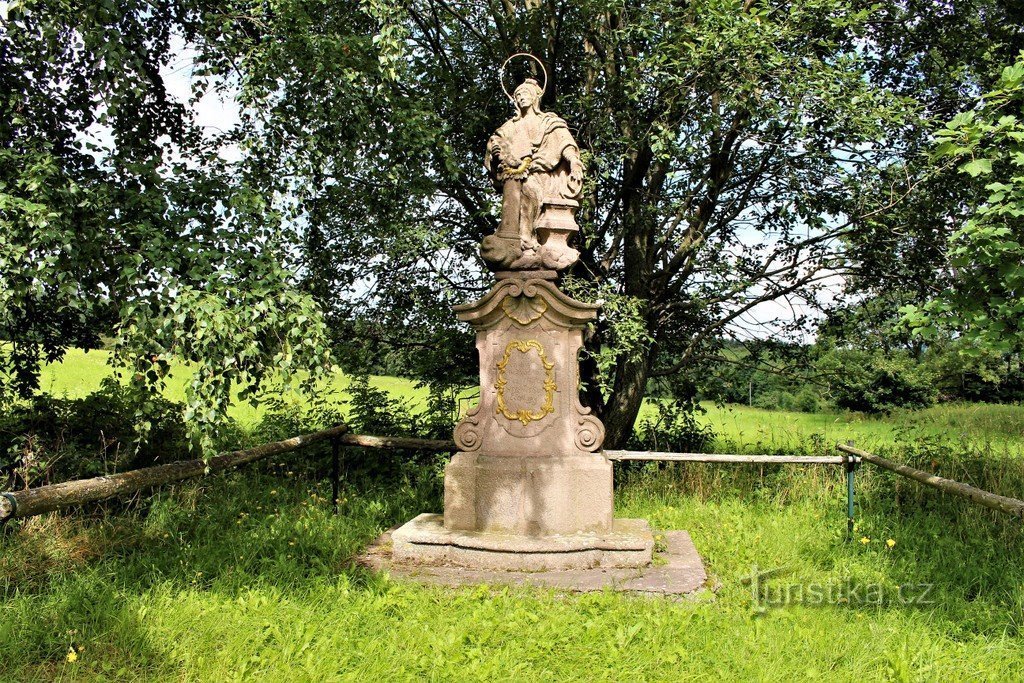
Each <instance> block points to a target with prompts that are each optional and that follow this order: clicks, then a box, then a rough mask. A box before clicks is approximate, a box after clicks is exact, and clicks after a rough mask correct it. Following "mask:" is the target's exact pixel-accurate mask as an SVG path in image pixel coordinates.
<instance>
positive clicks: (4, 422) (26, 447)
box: [0, 379, 188, 488]
mask: <svg viewBox="0 0 1024 683" xmlns="http://www.w3.org/2000/svg"><path fill="white" fill-rule="evenodd" d="M142 423H148V430H147V431H145V432H144V431H143V430H142V429H140V425H141V424H142ZM186 457H188V441H187V438H186V433H185V425H184V422H183V420H182V405H181V404H179V403H174V402H172V401H168V400H167V399H165V398H162V397H159V396H155V397H154V396H149V395H145V394H141V393H139V392H138V391H136V390H133V389H132V388H130V387H126V386H123V385H121V384H119V383H118V382H117V381H115V380H113V379H107V380H105V381H104V382H103V384H102V385H101V388H100V390H99V391H96V392H94V393H92V394H90V395H89V396H86V397H85V398H80V399H68V398H58V397H54V396H51V395H49V394H39V395H37V396H34V397H33V398H31V399H30V400H29V401H27V402H25V403H20V404H16V405H14V406H13V407H12V408H11V409H10V410H9V411H8V412H7V413H5V414H2V415H0V466H2V468H3V472H4V473H5V474H6V475H7V476H6V478H7V481H6V482H2V483H4V484H6V486H5V488H17V487H28V486H32V485H37V484H44V483H48V482H51V481H65V480H68V479H78V478H83V477H93V476H99V475H104V474H112V473H114V472H120V471H125V470H130V469H135V468H138V467H145V466H148V465H152V464H154V463H157V462H171V461H173V460H180V459H182V458H186Z"/></svg>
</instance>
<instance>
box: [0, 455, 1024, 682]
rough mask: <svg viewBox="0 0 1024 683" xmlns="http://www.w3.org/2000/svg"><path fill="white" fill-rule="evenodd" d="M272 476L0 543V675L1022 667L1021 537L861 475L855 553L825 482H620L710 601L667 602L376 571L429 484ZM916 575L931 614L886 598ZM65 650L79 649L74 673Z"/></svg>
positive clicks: (486, 676)
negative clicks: (667, 535)
mask: <svg viewBox="0 0 1024 683" xmlns="http://www.w3.org/2000/svg"><path fill="white" fill-rule="evenodd" d="M300 457H302V456H300ZM291 467H292V465H290V464H288V463H287V462H285V463H284V467H277V468H273V469H272V470H269V471H268V470H267V469H264V471H249V472H245V473H235V474H231V475H229V476H226V477H214V478H211V479H210V480H208V481H206V482H203V483H201V484H199V485H189V486H183V487H178V488H177V489H174V490H165V491H162V492H160V493H159V494H157V495H156V496H155V497H154V498H153V499H152V500H151V501H150V502H149V504H148V507H147V508H146V509H144V510H136V511H134V512H130V513H127V514H118V515H110V516H106V517H98V516H97V517H92V518H89V519H83V518H80V517H79V518H72V517H62V516H56V515H50V516H47V517H43V518H37V519H35V520H32V521H28V522H25V523H22V524H21V525H20V526H19V527H16V528H14V529H12V530H9V531H8V532H7V533H6V534H5V536H4V538H3V539H2V540H0V549H2V559H0V582H3V583H0V586H2V588H3V592H4V601H3V603H0V604H2V608H0V680H18V681H31V680H54V679H57V680H61V679H64V680H139V679H147V680H149V679H160V680H181V681H208V680H218V681H219V680H252V679H256V680H308V681H330V680H358V681H364V680H414V679H416V680H419V679H430V680H452V679H458V680H498V679H500V680H524V681H526V680H531V681H532V680H678V679H680V678H681V677H684V676H685V677H686V678H688V679H697V680H715V681H717V680H778V681H789V680H795V679H799V680H803V679H807V678H823V679H828V680H851V681H852V680H922V679H923V680H949V679H952V680H960V679H965V678H971V679H980V680H993V681H1004V680H1013V679H1015V678H1017V677H1018V676H1019V672H1020V671H1021V670H1024V638H1022V628H1024V611H1022V610H1024V567H1022V565H1021V563H1020V562H1019V561H1017V560H1019V558H1020V553H1021V551H1022V550H1024V539H1022V538H1021V532H1020V529H1019V527H1014V526H1013V525H1012V524H1007V523H1006V522H1005V520H1000V519H998V518H996V517H995V516H993V515H990V514H987V513H986V512H984V511H979V510H978V509H977V508H971V507H969V506H967V505H960V504H959V503H948V502H947V503H943V504H941V505H940V504H937V503H939V502H940V501H939V500H938V498H937V497H935V496H926V498H925V500H924V501H923V503H924V504H922V501H919V500H916V499H915V500H913V501H912V503H910V504H902V505H898V504H895V503H894V502H893V501H892V500H891V498H890V497H889V496H888V495H887V492H888V480H887V479H886V478H884V477H881V476H880V475H879V476H873V477H871V479H870V481H868V482H866V483H865V490H866V492H867V494H866V495H865V497H864V509H863V511H862V514H861V516H860V521H859V529H858V537H860V536H866V537H869V538H870V542H869V543H867V544H863V543H860V542H854V543H852V544H851V543H846V542H844V540H843V531H844V526H845V524H844V521H845V520H844V515H843V512H842V492H841V486H838V485H837V481H836V476H835V473H834V472H833V471H832V470H823V469H819V470H810V471H809V470H797V469H783V470H780V471H779V472H777V473H776V474H774V475H768V478H767V479H766V480H765V481H763V482H762V484H761V485H756V484H754V482H753V480H749V481H747V482H746V483H745V484H743V483H740V482H737V481H730V480H729V479H728V478H726V479H723V480H721V481H714V480H713V479H709V480H708V481H706V482H705V483H706V484H707V485H708V487H709V491H708V492H707V493H706V494H703V495H702V494H700V493H697V492H693V491H690V492H688V493H684V492H683V491H684V490H685V489H686V487H687V483H686V479H685V477H680V476H678V475H679V474H680V472H681V471H682V470H673V471H669V472H661V473H659V474H652V473H651V472H642V473H635V474H633V475H632V477H631V478H632V481H630V483H629V484H628V485H626V486H625V487H624V488H623V489H622V490H621V491H620V493H619V498H618V505H619V510H618V512H619V514H621V515H629V516H642V517H646V518H648V519H650V520H651V521H652V522H653V523H654V524H655V525H656V526H657V527H659V528H662V529H673V528H684V529H688V530H690V531H691V533H692V534H693V537H694V540H695V542H696V544H697V547H698V548H699V549H700V551H701V552H702V554H703V556H704V558H705V561H706V563H707V566H708V568H709V570H710V572H711V574H712V577H713V580H714V581H715V582H717V583H718V584H719V585H720V587H719V589H718V591H717V593H711V592H710V591H708V592H705V593H704V594H703V595H701V596H700V597H699V598H698V599H697V600H695V601H688V602H675V601H671V600H665V599H651V598H637V597H626V596H621V595H616V594H614V593H610V592H606V593H599V594H593V595H585V596H566V595H561V594H558V593H555V592H552V591H548V590H540V589H523V588H519V589H512V588H499V587H486V586H485V587H478V588H467V589H461V590H455V589H445V588H436V587H424V586H419V585H415V584H411V583H407V582H404V581H400V580H394V579H391V578H389V577H388V576H386V575H376V574H373V573H372V572H368V571H366V570H363V569H360V568H358V567H354V566H353V565H352V564H351V563H350V559H349V558H350V557H351V555H352V554H353V553H356V552H357V551H358V550H359V549H361V548H362V547H364V545H365V544H366V543H367V542H369V541H370V540H371V539H372V538H373V537H374V536H375V535H376V534H377V533H379V532H380V531H381V530H383V529H385V528H387V527H388V526H390V525H392V524H395V523H398V522H402V521H404V520H406V519H408V518H410V517H411V516H412V515H414V514H416V513H418V512H420V511H422V510H424V509H438V507H439V505H440V500H439V498H438V495H437V486H436V484H437V482H436V481H433V480H431V481H426V482H421V484H420V485H415V484H413V485H405V486H401V487H397V486H391V487H387V488H385V489H380V490H363V491H361V492H356V491H353V490H350V491H348V492H347V494H346V496H347V498H346V502H345V505H344V511H343V514H342V515H341V516H339V517H333V516H332V515H331V514H330V513H329V510H328V507H327V505H326V503H325V501H324V497H325V496H326V495H327V491H326V488H325V486H324V485H323V484H322V483H316V482H315V480H313V479H300V478H299V477H298V475H292V476H289V475H288V474H287V472H289V471H292V470H291V469H290V468H291ZM709 471H710V470H709ZM715 471H716V472H721V471H722V470H721V469H718V470H715ZM716 476H717V475H716ZM888 538H892V539H894V540H895V545H894V546H893V547H892V548H890V547H888V545H887V544H886V543H885V540H886V539H888ZM755 565H756V566H757V567H761V568H762V569H764V568H778V567H785V568H787V570H788V574H786V575H785V576H782V577H779V578H777V579H773V580H772V581H771V582H769V586H776V587H780V586H785V585H799V586H811V585H821V586H825V587H828V586H832V587H843V586H846V587H851V586H852V587H858V586H859V587H866V586H876V585H877V586H880V587H881V589H880V590H884V593H885V599H884V600H882V601H881V602H880V603H879V604H872V603H871V602H866V601H865V600H864V599H858V598H856V597H855V598H854V599H853V600H851V601H848V602H842V601H841V600H837V601H833V602H830V603H828V604H823V605H820V606H808V605H801V604H789V605H777V606H765V605H762V604H759V603H758V602H755V600H754V599H753V596H752V594H751V589H750V587H749V586H746V585H744V584H743V579H744V578H745V577H747V576H749V575H750V572H751V570H752V568H753V567H754V566H755ZM924 583H928V584H933V586H932V588H931V589H930V590H929V595H928V598H929V599H930V600H931V602H930V603H929V604H926V605H914V604H903V603H901V602H899V601H898V600H897V599H896V595H897V594H896V591H897V589H898V587H899V586H900V585H906V584H913V585H914V586H915V588H914V589H913V591H912V594H913V595H915V596H916V595H919V594H920V592H921V590H920V589H919V588H916V586H917V585H918V584H924ZM858 590H859V589H858ZM768 595H769V596H771V595H772V593H771V592H770V589H769V592H768ZM779 602H781V600H779ZM70 646H74V647H76V648H77V647H82V648H83V649H82V650H81V651H80V652H77V655H78V658H77V661H75V662H68V661H67V652H68V648H69V647H70Z"/></svg>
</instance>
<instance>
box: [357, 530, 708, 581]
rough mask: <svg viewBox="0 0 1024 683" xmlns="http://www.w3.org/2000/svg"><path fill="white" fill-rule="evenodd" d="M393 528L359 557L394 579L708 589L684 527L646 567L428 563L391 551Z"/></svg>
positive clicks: (667, 537) (668, 534)
mask: <svg viewBox="0 0 1024 683" xmlns="http://www.w3.org/2000/svg"><path fill="white" fill-rule="evenodd" d="M395 531H396V530H394V529H393V530H391V531H388V532H386V533H385V534H383V535H382V536H380V538H378V539H377V540H376V541H374V542H373V543H372V544H371V545H370V547H369V548H367V549H366V552H365V553H363V554H362V555H360V556H358V557H357V558H356V562H357V563H358V564H360V565H362V566H364V567H367V568H369V569H372V570H375V571H386V572H388V573H389V574H391V576H393V577H395V578H401V579H407V580H410V581H415V582H417V583H424V584H429V585H438V586H450V587H459V586H472V585H480V584H486V585H514V586H538V587H545V588H554V589H556V590H562V591H569V592H575V593H583V592H590V591H601V590H607V589H611V590H615V591H621V592H628V593H634V594H639V595H649V596H657V595H663V596H686V595H692V594H694V593H696V592H698V591H700V590H701V589H704V588H709V586H708V583H709V582H708V575H707V572H706V571H705V569H704V563H703V561H702V560H701V558H700V555H699V554H698V553H697V548H696V547H695V546H694V544H693V540H692V539H691V538H690V534H688V533H687V532H685V531H667V532H665V544H666V549H665V552H663V553H658V554H657V555H656V562H655V563H654V564H653V565H648V566H646V567H638V568H606V567H599V568H591V569H571V570H560V571H559V570H554V571H540V572H524V571H500V570H488V569H470V568H466V567H457V566H454V565H444V566H429V565H422V564H416V563H411V562H403V561H399V560H397V559H396V558H395V556H394V552H393V551H394V542H393V539H392V537H393V534H394V533H395ZM710 590H713V588H711V589H710Z"/></svg>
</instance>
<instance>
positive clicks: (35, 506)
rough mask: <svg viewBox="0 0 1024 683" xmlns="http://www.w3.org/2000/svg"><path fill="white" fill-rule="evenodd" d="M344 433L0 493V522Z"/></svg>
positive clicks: (216, 469) (329, 432) (259, 457)
mask: <svg viewBox="0 0 1024 683" xmlns="http://www.w3.org/2000/svg"><path fill="white" fill-rule="evenodd" d="M347 431H348V426H347V425H340V426H338V427H333V428H331V429H325V430H323V431H320V432H313V433H311V434H302V435H300V436H295V437H292V438H290V439H285V440H284V441H275V442H273V443H266V444H263V445H262V446H256V447H255V448H246V449H244V450H240V451H232V452H231V453H224V454H222V455H216V456H214V457H212V458H210V459H209V460H181V461H178V462H171V463H167V464H166V465H155V466H153V467H144V468H142V469H139V470H132V471H131V472H122V473H120V474H112V475H110V476H107V477H95V478H93V479H79V480H76V481H66V482H63V483H60V484H50V485H48V486H40V487H38V488H34V489H25V490H24V491H7V492H4V493H0V522H5V521H7V520H8V519H14V518H16V517H32V516H33V515H39V514H42V513H44V512H50V511H51V510H56V509H58V508H62V507H66V506H68V505H78V504H81V503H90V502H93V501H97V500H104V499H106V498H112V497H114V496H116V495H120V494H123V493H131V492H133V491H138V490H139V489H144V488H148V487H150V486H159V485H161V484H169V483H171V482H175V481H181V480H182V479H191V478H192V477H198V476H200V475H202V474H206V473H208V472H220V471H223V470H227V469H230V468H232V467H238V466H239V465H244V464H246V463H250V462H254V461H256V460H262V459H263V458H268V457H270V456H272V455H277V454H279V453H287V452H289V451H294V450H296V449H298V448H302V447H303V446H308V445H310V444H313V443H316V442H317V441H324V440H325V439H331V438H334V437H340V436H342V435H343V434H345V432H347Z"/></svg>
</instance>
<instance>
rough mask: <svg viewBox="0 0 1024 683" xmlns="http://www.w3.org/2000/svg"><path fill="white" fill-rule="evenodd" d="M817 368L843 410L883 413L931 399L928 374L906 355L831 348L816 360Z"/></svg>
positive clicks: (932, 398) (927, 401) (932, 394)
mask: <svg viewBox="0 0 1024 683" xmlns="http://www.w3.org/2000/svg"><path fill="white" fill-rule="evenodd" d="M817 369H818V372H820V373H821V374H822V375H824V376H826V377H827V378H828V380H829V395H830V398H831V399H832V400H833V401H834V402H835V404H836V405H837V406H838V407H840V408H842V409H845V410H857V411H862V412H866V413H886V412H889V411H891V410H893V409H895V408H919V407H924V406H927V405H930V404H931V403H932V402H933V401H934V400H935V390H934V388H933V384H932V377H931V376H929V373H928V372H927V370H926V369H925V368H924V367H923V366H921V365H918V364H916V363H914V362H913V360H912V359H910V358H909V357H907V356H906V355H902V354H890V355H883V354H881V353H877V352H876V353H869V352H866V351H859V350H855V349H834V350H832V351H830V352H828V353H826V354H824V355H823V356H822V357H821V358H820V359H819V360H818V362H817Z"/></svg>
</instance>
